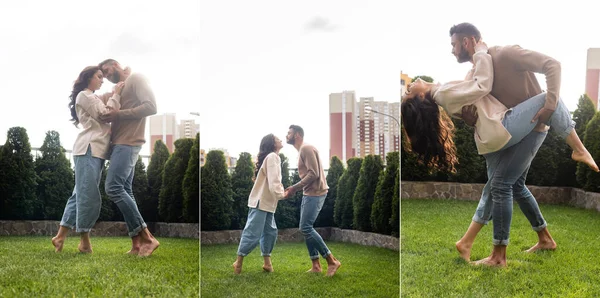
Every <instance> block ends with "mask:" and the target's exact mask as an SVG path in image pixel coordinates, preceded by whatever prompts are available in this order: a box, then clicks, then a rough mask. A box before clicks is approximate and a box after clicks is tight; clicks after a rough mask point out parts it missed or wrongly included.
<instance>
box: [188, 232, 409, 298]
mask: <svg viewBox="0 0 600 298" xmlns="http://www.w3.org/2000/svg"><path fill="white" fill-rule="evenodd" d="M327 246H328V247H329V249H330V250H331V251H332V252H333V254H334V256H335V257H336V258H337V259H338V260H340V262H341V263H342V267H341V268H340V269H339V270H338V272H337V273H336V274H335V276H333V277H327V276H325V272H326V269H327V265H326V261H325V260H323V259H322V258H321V265H322V267H323V273H322V274H318V273H306V272H305V271H307V270H308V269H309V268H310V264H311V262H310V259H309V258H308V252H307V250H306V245H305V244H304V242H300V243H277V244H276V245H275V249H274V250H273V254H272V257H271V258H272V261H273V268H274V269H275V272H272V273H266V272H263V271H262V264H263V258H262V256H261V255H260V248H259V247H257V248H256V249H254V251H252V253H251V254H250V255H248V256H247V257H245V258H244V267H243V271H242V274H241V275H239V276H238V275H235V274H234V273H233V268H232V267H231V264H232V263H233V262H234V261H235V258H236V252H237V244H228V245H202V246H201V269H200V270H201V271H200V276H201V287H200V288H201V291H202V293H201V294H202V298H208V297H386V298H389V297H398V296H399V291H400V287H399V269H400V268H399V267H400V265H399V253H398V252H397V251H393V250H388V249H384V248H376V247H367V246H360V245H356V244H347V243H336V242H327Z"/></svg>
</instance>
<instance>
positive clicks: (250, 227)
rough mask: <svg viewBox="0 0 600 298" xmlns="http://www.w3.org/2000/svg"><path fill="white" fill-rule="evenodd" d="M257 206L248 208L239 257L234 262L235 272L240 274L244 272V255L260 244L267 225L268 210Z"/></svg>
mask: <svg viewBox="0 0 600 298" xmlns="http://www.w3.org/2000/svg"><path fill="white" fill-rule="evenodd" d="M256 207H257V208H249V210H248V220H247V221H246V226H245V227H244V230H243V231H242V236H241V238H240V244H239V246H238V251H237V259H236V261H235V262H234V263H233V268H234V273H235V274H240V273H241V272H242V265H243V261H244V257H245V256H247V255H248V254H249V253H250V252H252V250H253V249H254V248H255V247H256V246H257V245H258V243H259V241H260V237H261V234H262V231H263V229H264V226H265V221H266V219H267V213H268V212H266V211H262V210H259V209H258V206H256Z"/></svg>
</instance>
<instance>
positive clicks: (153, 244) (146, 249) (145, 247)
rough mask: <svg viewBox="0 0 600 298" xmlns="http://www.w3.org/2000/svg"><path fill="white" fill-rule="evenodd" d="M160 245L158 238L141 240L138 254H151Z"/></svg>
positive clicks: (145, 255)
mask: <svg viewBox="0 0 600 298" xmlns="http://www.w3.org/2000/svg"><path fill="white" fill-rule="evenodd" d="M159 245H160V243H159V242H158V240H156V239H155V238H151V239H148V240H142V244H140V252H139V254H138V256H141V257H147V256H149V255H151V254H152V253H153V252H154V251H155V250H156V249H157V248H158V246H159Z"/></svg>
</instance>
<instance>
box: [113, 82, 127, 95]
mask: <svg viewBox="0 0 600 298" xmlns="http://www.w3.org/2000/svg"><path fill="white" fill-rule="evenodd" d="M123 86H125V82H118V83H117V85H115V91H114V93H116V94H119V95H121V91H123Z"/></svg>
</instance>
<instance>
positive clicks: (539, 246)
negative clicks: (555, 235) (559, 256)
mask: <svg viewBox="0 0 600 298" xmlns="http://www.w3.org/2000/svg"><path fill="white" fill-rule="evenodd" d="M555 249H556V242H554V240H552V241H551V242H538V243H536V244H535V245H534V246H532V247H531V248H530V249H528V250H526V251H525V252H528V253H532V252H536V251H538V250H555Z"/></svg>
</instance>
